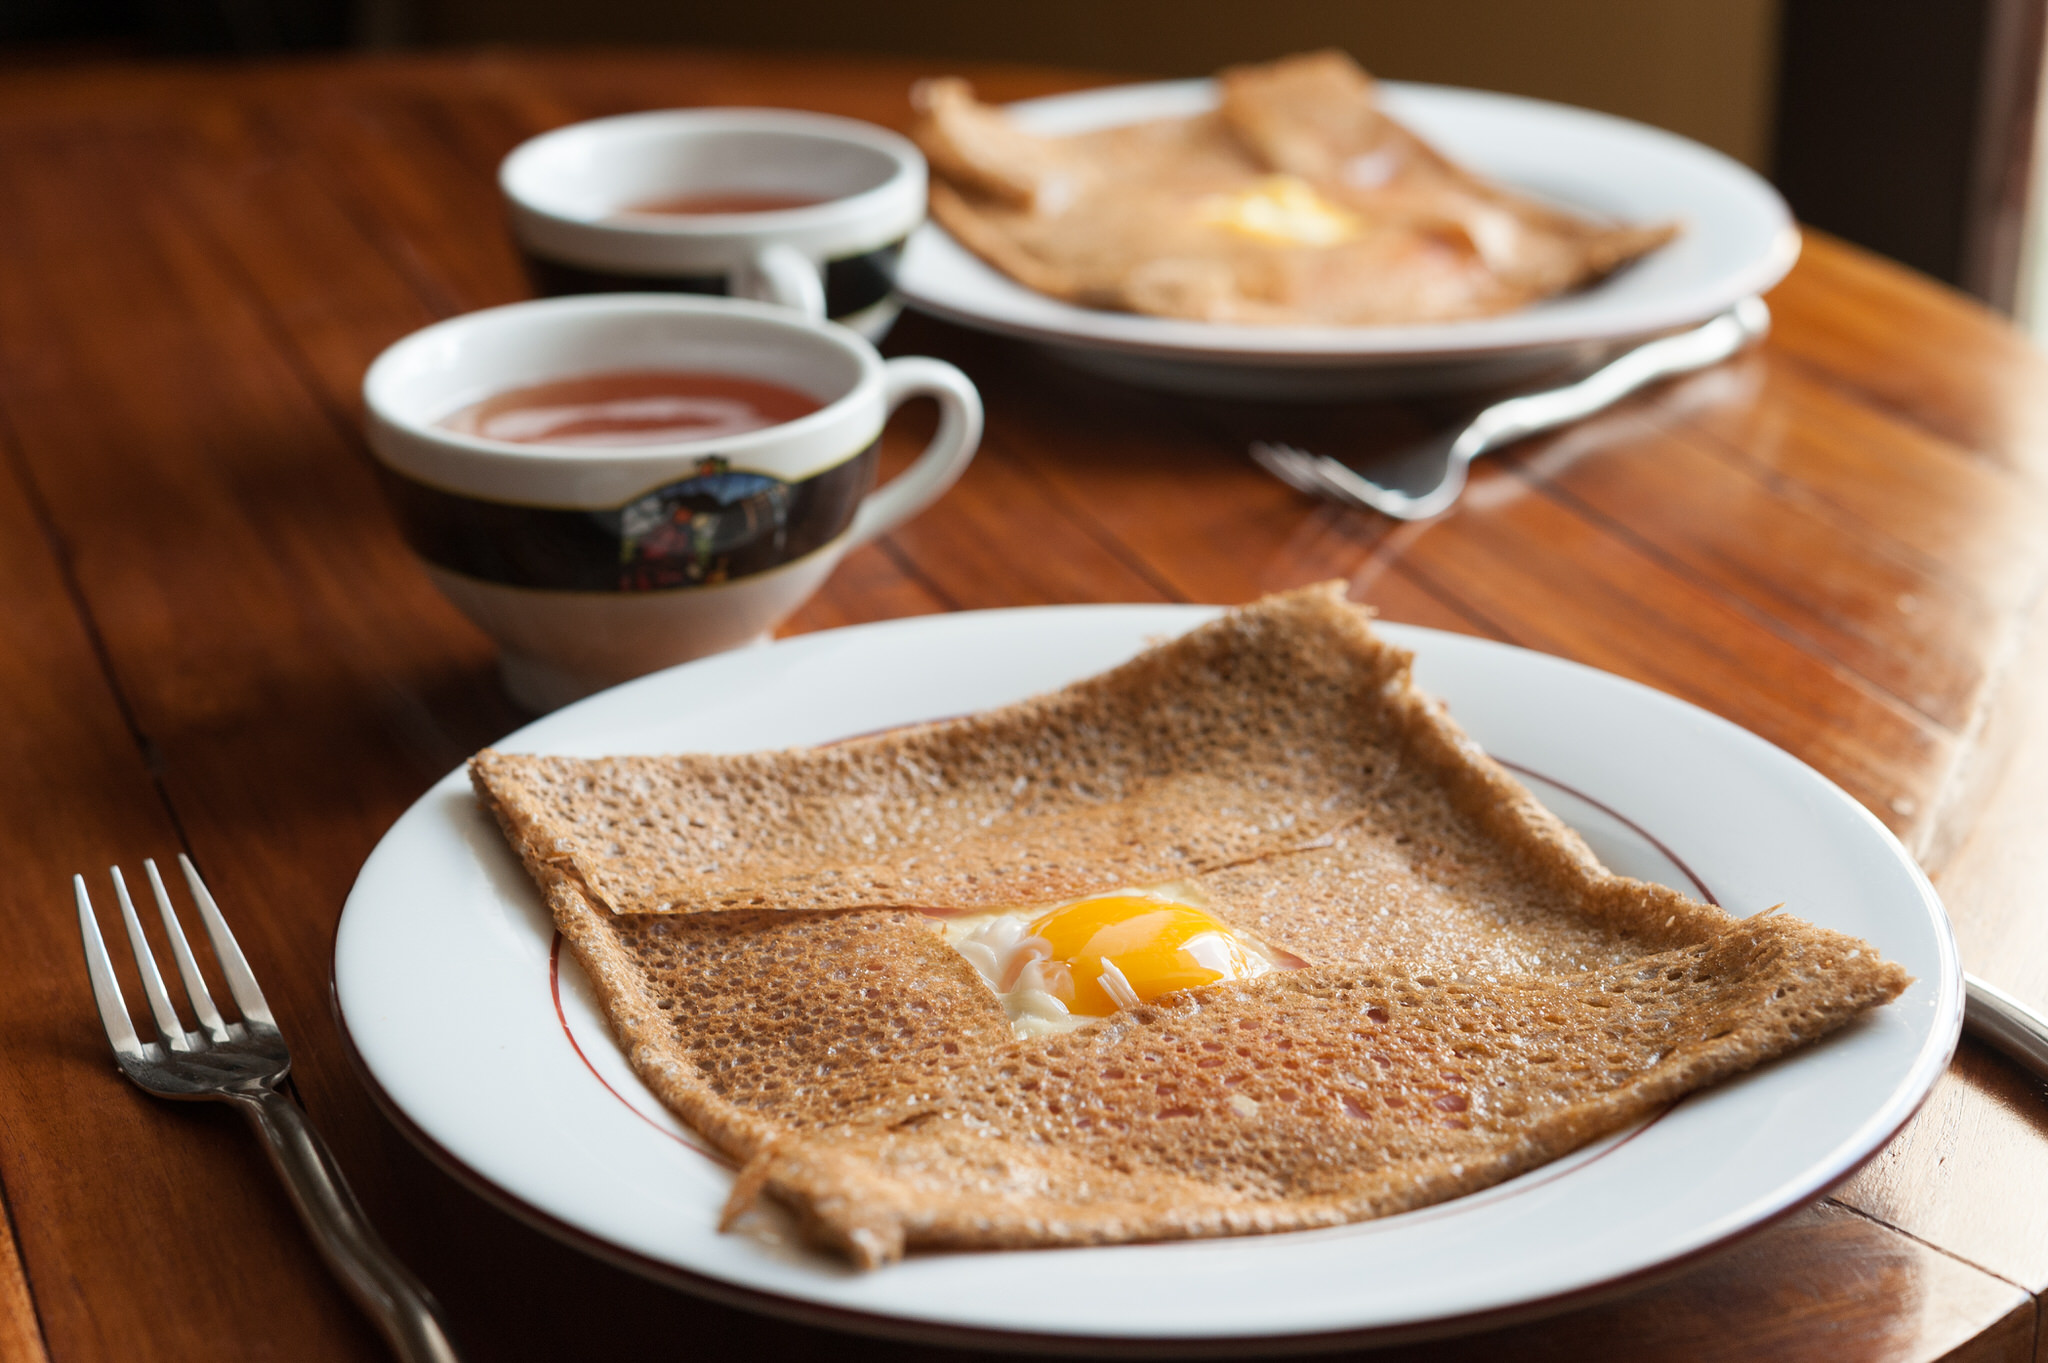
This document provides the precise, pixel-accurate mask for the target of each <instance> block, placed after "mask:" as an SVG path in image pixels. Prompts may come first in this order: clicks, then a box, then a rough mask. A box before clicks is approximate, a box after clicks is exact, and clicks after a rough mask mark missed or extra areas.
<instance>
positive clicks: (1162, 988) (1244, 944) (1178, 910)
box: [945, 884, 1280, 1037]
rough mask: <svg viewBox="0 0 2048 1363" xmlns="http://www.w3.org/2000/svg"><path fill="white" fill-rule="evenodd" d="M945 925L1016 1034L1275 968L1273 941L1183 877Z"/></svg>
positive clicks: (1056, 1028) (1071, 1024) (1069, 1024)
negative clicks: (1212, 904)
mask: <svg viewBox="0 0 2048 1363" xmlns="http://www.w3.org/2000/svg"><path fill="white" fill-rule="evenodd" d="M945 929H946V940H947V941H948V942H949V943H951V944H952V946H953V949H954V950H956V951H958V952H959V953H960V954H961V955H962V956H964V957H966V958H967V960H968V961H969V962H971V963H972V964H973V966H974V968H975V969H976V970H977V971H979V972H980V974H981V977H982V979H983V980H985V981H987V983H988V987H989V988H990V989H992V990H994V991H995V994H996V997H998V998H1000V999H1001V1000H1002V1001H1003V1011H1004V1012H1005V1013H1006V1014H1007V1015H1008V1016H1009V1019H1010V1028H1011V1030H1012V1031H1014V1032H1015V1033H1016V1034H1017V1035H1018V1036H1020V1037H1030V1036H1042V1035H1044V1034H1046V1033H1048V1032H1065V1031H1071V1030H1073V1029H1074V1028H1076V1027H1078V1026H1080V1025H1081V1024H1082V1023H1084V1022H1087V1021H1089V1020H1091V1019H1093V1018H1099V1017H1108V1016H1109V1015H1110V1014H1111V1013H1114V1012H1116V1011H1117V1010H1118V1009H1119V1008H1130V1007H1134V1006H1136V1005H1137V1004H1140V1003H1145V1002H1149V1001H1150V1000H1152V999H1155V998H1157V997H1159V996H1160V995H1161V994H1166V993H1170V992H1172V991H1173V990H1176V989H1192V988H1195V987H1197V986H1200V985H1205V984H1215V983H1217V982H1219V981H1222V980H1249V979H1253V978H1255V977H1256V976H1259V975H1263V974H1265V973H1266V972H1267V971H1269V970H1274V969H1278V968H1280V962H1279V960H1278V959H1277V958H1276V956H1275V954H1274V953H1273V951H1272V950H1271V949H1270V948H1268V947H1267V946H1266V945H1265V944H1264V943H1263V942H1260V941H1258V940H1257V939H1256V938H1253V937H1250V936H1247V935H1246V934H1244V933H1241V932H1237V931H1235V930H1233V929H1232V928H1231V927H1229V926H1228V925H1227V924H1225V923H1224V922H1223V921H1222V920H1220V919H1218V918H1216V917H1215V916H1213V915H1212V914H1210V913H1208V912H1207V911H1206V910H1205V909H1204V908H1203V907H1201V894H1200V891H1199V890H1197V889H1195V887H1193V886H1191V885H1187V884H1174V885H1162V886H1157V887H1154V888H1150V889H1142V890H1113V891H1110V892H1109V893H1107V894H1099V895H1091V896H1089V897H1088V898H1086V899H1076V900H1072V901H1070V902H1068V903H1065V904H1056V905H1052V906H1050V907H1047V906H1044V905H1040V906H1038V907H1036V908H1020V909H996V910H990V911H988V912H986V913H975V914H963V915H961V916H959V917H957V918H949V919H947V920H946V923H945Z"/></svg>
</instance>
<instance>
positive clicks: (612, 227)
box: [498, 108, 926, 271]
mask: <svg viewBox="0 0 2048 1363" xmlns="http://www.w3.org/2000/svg"><path fill="white" fill-rule="evenodd" d="M721 136H770V137H786V138H790V139H792V140H795V141H808V142H814V143H829V144H831V145H833V146H835V147H839V148H854V149H857V150H859V151H861V152H863V153H866V154H869V155H874V156H878V157H880V158H882V160H883V161H884V162H886V164H887V165H888V167H889V170H888V174H887V175H885V176H884V177H883V178H882V179H880V180H879V181H877V182H876V183H875V184H873V185H871V186H869V187H867V188H865V189H860V190H856V191H855V192H853V193H849V194H844V195H840V196H838V197H835V198H830V199H826V200H823V201H822V202H819V203H814V204H805V205H802V206H800V207H794V208H777V209H768V210H763V211H759V212H750V213H706V214H690V215H683V214H677V215H672V216H661V215H655V214H649V215H646V216H644V217H614V216H600V214H599V212H594V211H591V210H590V209H588V208H579V207H578V206H577V205H576V204H575V203H574V202H572V200H571V199H570V198H569V196H567V195H565V194H563V193H561V192H559V190H555V189H553V188H552V187H553V186H556V185H559V184H560V183H561V182H562V179H563V171H564V170H565V169H567V168H571V167H577V163H578V162H579V161H581V162H583V163H585V164H587V163H588V161H589V160H590V158H593V157H594V156H596V155H597V152H598V148H600V147H601V146H603V145H604V144H605V143H606V142H618V141H621V140H625V141H628V142H632V141H637V142H639V143H642V144H644V145H645V146H646V147H648V148H650V149H652V148H656V147H660V146H663V145H667V144H672V143H674V142H677V141H681V140H703V139H708V138H714V137H721ZM577 168H580V167H577ZM498 185H499V188H500V190H501V191H502V192H503V194H504V196H505V200H506V203H507V204H508V205H509V206H510V208H511V210H512V218H513V230H514V235H516V236H517V237H518V238H519V239H520V242H521V244H522V245H523V246H525V247H527V249H529V250H532V251H534V252H535V253H537V254H541V255H545V256H548V257H550V258H553V259H560V260H564V261H566V262H569V263H572V264H579V265H584V266H588V267H593V268H599V269H607V270H648V271H662V270H668V271H676V270H685V269H689V270H696V269H703V270H716V269H722V268H729V267H730V266H731V265H733V264H734V263H735V262H734V261H733V260H732V259H731V258H730V257H731V255H732V252H733V251H734V249H735V247H736V245H737V244H738V243H741V242H745V241H748V240H752V239H756V238H760V237H766V236H773V237H774V238H775V239H776V240H778V241H783V242H787V243H788V244H789V245H791V246H794V247H795V248H796V249H798V250H800V251H802V252H804V253H805V254H807V255H810V256H813V257H815V258H817V259H820V260H823V259H826V258H830V257H837V256H840V255H844V254H847V253H859V252H863V251H869V250H877V249H880V248H882V247H885V246H888V245H891V244H892V243H894V242H896V241H898V240H900V239H901V238H902V237H904V236H906V235H907V234H908V233H909V232H910V230H911V229H912V228H914V227H915V226H917V224H918V223H919V222H921V221H923V219H924V212H925V191H926V170H925V161H924V156H923V154H922V153H920V152H919V151H918V149H917V147H916V145H915V144H913V143H912V142H911V141H910V140H909V139H908V138H906V137H903V136H901V135H900V134H898V133H894V132H891V131H890V130H888V129H887V128H880V127H877V126H875V125H874V124H872V123H863V122H861V121H859V120H858V119H851V118H841V117H838V116H837V115H833V114H818V113H810V112H806V111H803V110H796V109H751V108H708V109H657V110H652V111H649V112H646V113H635V114H619V115H616V116H614V117H611V118H598V119H591V120H589V121H587V122H583V123H572V124H569V125H568V126H567V127H562V128H556V129H554V130H553V131H551V132H545V133H542V134H540V135H539V136H537V137H533V138H530V139H528V140H527V141H525V142H522V143H521V144H520V145H519V146H517V147H515V148H513V150H512V151H511V153H510V154H509V155H507V156H506V157H505V159H504V161H503V162H501V163H500V165H499V167H498ZM620 207H621V206H620V205H618V204H607V205H606V206H605V208H604V209H603V210H602V212H604V213H613V214H616V213H618V212H619V211H620Z"/></svg>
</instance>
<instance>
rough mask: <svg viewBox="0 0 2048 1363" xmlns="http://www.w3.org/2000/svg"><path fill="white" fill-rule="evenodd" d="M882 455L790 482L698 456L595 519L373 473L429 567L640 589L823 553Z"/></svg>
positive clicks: (742, 573)
mask: <svg viewBox="0 0 2048 1363" xmlns="http://www.w3.org/2000/svg"><path fill="white" fill-rule="evenodd" d="M880 448H881V441H880V440H879V439H878V440H876V441H875V442H874V443H873V444H870V445H869V446H868V447H867V448H866V449H864V450H862V451H860V452H859V453H858V454H855V455H853V456H852V457H851V458H849V459H846V460H844V461H843V462H841V463H838V464H835V465H833V466H832V467H831V468H829V469H826V470H825V471H824V472H823V473H820V474H817V475H816V476H814V477H811V478H806V479H804V480H803V481H802V482H798V483H785V482H783V481H781V480H780V479H778V478H771V477H769V476H768V475H767V474H765V473H747V472H742V471H740V470H736V469H733V468H731V467H729V466H728V465H727V464H726V462H725V460H723V459H720V458H716V457H712V458H707V459H703V460H701V461H699V463H698V465H697V471H696V472H695V473H694V474H692V475H691V476H690V477H688V478H684V479H680V480H678V481H676V482H673V483H670V484H668V485H667V486H665V487H660V488H656V489H655V490H653V491H652V492H648V493H644V494H643V495H641V496H639V497H636V498H634V499H633V500H632V501H630V502H628V503H626V505H624V506H622V507H617V508H614V509H610V510H602V511H580V510H564V509H560V508H555V507H532V506H513V505H510V504H508V503H504V502H489V501H484V500H483V499H481V498H477V497H466V496H463V495H462V494H460V493H455V492H446V491H443V490H442V489H440V488H436V487H429V486H428V485H427V484H425V483H419V482H415V481H413V480H412V479H410V478H407V477H406V476H404V475H403V474H400V473H395V472H393V471H392V470H391V469H389V468H387V467H385V466H384V465H382V464H379V465H378V472H379V475H380V476H381V478H382V480H383V483H384V490H385V492H386V494H387V495H388V497H389V498H390V501H391V505H392V508H393V509H394V510H395V511H396V512H397V514H398V521H399V526H400V529H401V530H402V531H403V532H404V534H405V538H406V542H407V543H408V544H410V545H411V546H412V547H413V550H414V551H415V552H416V553H418V554H419V556H420V557H421V558H424V559H425V560H427V561H428V562H429V563H432V564H435V565H436V566H438V567H442V568H446V569H447V570H449V571H450V572H454V573H460V574H462V575H463V576H464V577H472V578H476V579H478V580H480V581H483V582H496V583H502V584H504V585H506V586H510V587H533V588H540V589H544V590H553V591H581V592H649V591H667V590H673V589H676V588H682V587H705V586H713V585H716V584H717V583H720V582H730V581H732V580H734V579H735V578H742V577H749V576H752V575H753V574H755V573H763V572H767V571H768V570H769V569H771V568H777V567H780V566H781V565H783V564H785V563H791V562H794V561H795V560H797V559H800V558H802V557H804V556H805V555H806V554H809V553H811V552H813V551H815V550H817V549H821V548H823V547H824V546H825V545H827V544H829V543H831V542H832V541H833V540H835V539H837V538H838V537H839V536H840V535H842V534H844V533H845V532H846V528H847V526H849V525H850V524H852V522H853V513H854V512H855V510H857V509H858V508H859V506H860V502H861V498H863V497H865V496H867V494H868V492H869V491H870V490H871V489H872V488H873V487H874V483H875V465H876V462H877V458H878V454H877V452H878V451H879V450H880Z"/></svg>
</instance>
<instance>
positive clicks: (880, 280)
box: [524, 240, 903, 320]
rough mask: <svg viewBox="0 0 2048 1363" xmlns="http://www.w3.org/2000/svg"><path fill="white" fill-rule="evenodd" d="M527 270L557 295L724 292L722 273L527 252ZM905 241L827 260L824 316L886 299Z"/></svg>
mask: <svg viewBox="0 0 2048 1363" xmlns="http://www.w3.org/2000/svg"><path fill="white" fill-rule="evenodd" d="M524 255H525V258H526V273H527V276H528V277H529V278H530V279H531V280H532V281H533V289H534V292H535V293H538V294H540V295H541V296H542V297H544V298H557V297H560V296H561V295H563V294H572V293H705V294H723V293H724V292H725V291H726V289H725V276H724V275H717V274H711V275H637V274H616V273H613V272H611V271H608V270H590V269H585V268H584V267H583V266H581V265H565V264H563V263H562V262H561V261H558V260H544V259H542V258H541V257H539V256H537V255H534V254H533V253H532V252H531V251H526V252H524ZM902 256H903V242H902V241H901V240H898V241H892V242H890V243H889V244H888V245H887V246H882V247H878V248H877V249H875V250H872V251H864V252H862V253H861V254H860V255H857V256H848V257H846V258H845V259H844V260H830V261H827V262H825V315H826V316H827V317H831V318H834V319H835V320H836V319H838V318H842V317H851V316H852V315H853V314H854V313H857V312H864V311H866V310H867V309H868V308H871V307H873V306H874V305H875V304H877V303H879V302H881V301H882V300H883V299H885V298H887V297H888V296H889V295H890V294H891V293H892V292H893V291H894V290H895V288H896V263H897V261H899V260H900V259H902Z"/></svg>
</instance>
